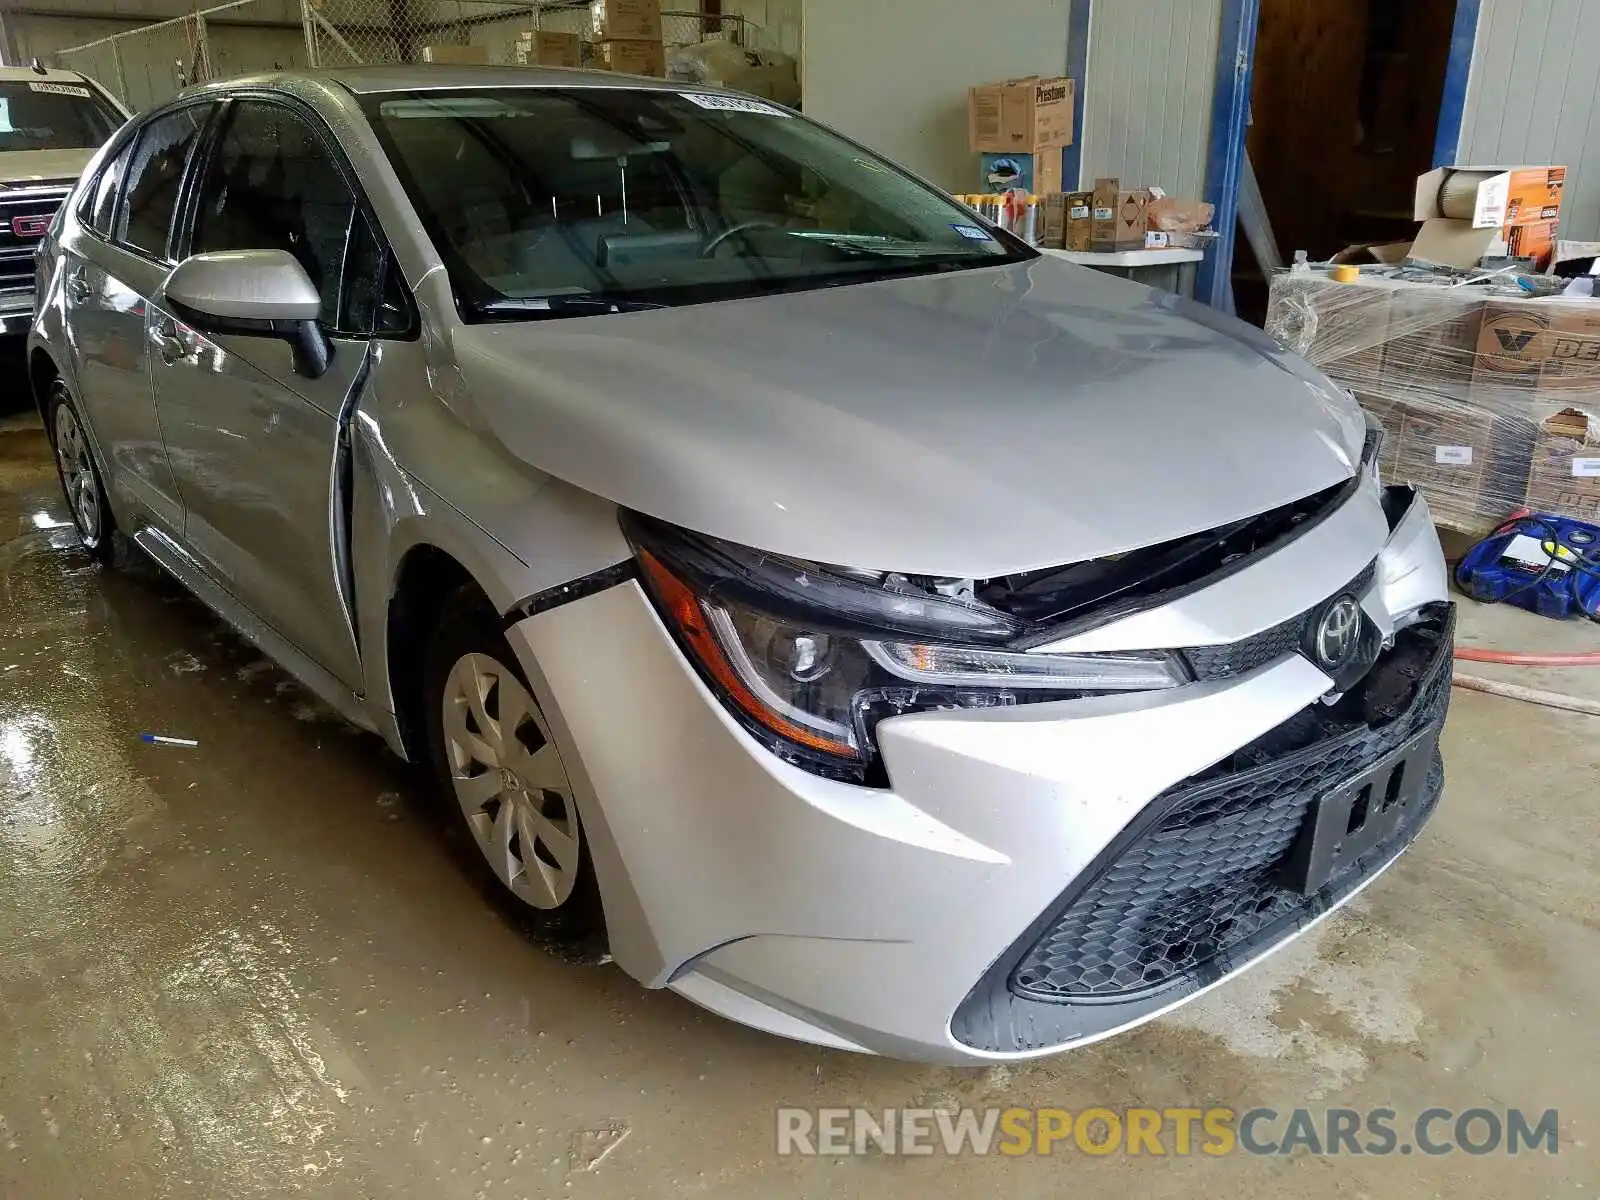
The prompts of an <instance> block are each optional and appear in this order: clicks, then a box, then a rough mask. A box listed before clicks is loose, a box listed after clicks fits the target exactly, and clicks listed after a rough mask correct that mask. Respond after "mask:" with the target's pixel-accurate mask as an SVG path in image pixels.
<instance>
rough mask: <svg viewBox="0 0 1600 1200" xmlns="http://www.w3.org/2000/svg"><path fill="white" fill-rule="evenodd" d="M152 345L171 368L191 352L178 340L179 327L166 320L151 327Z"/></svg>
mask: <svg viewBox="0 0 1600 1200" xmlns="http://www.w3.org/2000/svg"><path fill="white" fill-rule="evenodd" d="M150 344H151V345H152V346H153V347H155V351H156V354H157V355H159V356H160V358H161V361H162V362H164V363H165V364H166V365H167V366H169V367H170V366H172V365H173V364H174V363H176V362H177V361H178V360H179V359H180V358H182V357H184V355H186V354H188V352H189V351H188V348H187V347H185V346H184V344H183V342H182V341H181V340H179V338H178V327H177V326H176V325H174V324H173V323H172V322H171V321H168V320H166V319H164V318H163V319H162V320H159V321H157V322H156V323H155V324H154V325H152V326H150Z"/></svg>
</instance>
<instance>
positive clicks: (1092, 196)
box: [1089, 178, 1122, 250]
mask: <svg viewBox="0 0 1600 1200" xmlns="http://www.w3.org/2000/svg"><path fill="white" fill-rule="evenodd" d="M1121 194H1122V182H1121V181H1120V180H1117V179H1110V178H1107V179H1096V180H1095V181H1094V191H1092V192H1090V193H1089V202H1090V212H1089V249H1090V250H1110V249H1111V248H1112V247H1113V246H1115V245H1116V242H1117V201H1118V199H1119V198H1120V197H1121Z"/></svg>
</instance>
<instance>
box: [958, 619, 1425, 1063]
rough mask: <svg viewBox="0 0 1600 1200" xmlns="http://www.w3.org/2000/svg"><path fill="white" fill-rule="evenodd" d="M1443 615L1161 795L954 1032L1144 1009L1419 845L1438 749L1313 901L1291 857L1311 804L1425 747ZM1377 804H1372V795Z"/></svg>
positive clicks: (1031, 1027)
mask: <svg viewBox="0 0 1600 1200" xmlns="http://www.w3.org/2000/svg"><path fill="white" fill-rule="evenodd" d="M1453 618H1454V610H1453V609H1452V608H1451V607H1450V606H1449V605H1438V606H1436V607H1435V608H1434V609H1433V610H1431V613H1430V615H1429V616H1428V619H1426V620H1424V621H1422V622H1420V623H1419V624H1417V625H1414V626H1412V627H1410V628H1409V629H1407V630H1404V631H1403V632H1402V633H1401V634H1400V635H1399V636H1398V637H1397V639H1396V643H1395V646H1394V647H1393V648H1392V649H1391V650H1390V651H1389V652H1388V653H1386V654H1385V655H1384V656H1383V658H1382V659H1381V660H1380V662H1379V663H1378V665H1377V666H1376V667H1375V668H1374V669H1373V670H1372V672H1371V673H1370V674H1369V675H1368V677H1367V678H1366V679H1365V680H1363V681H1362V683H1361V684H1360V685H1358V686H1357V687H1356V688H1355V689H1353V690H1352V691H1351V692H1349V693H1347V694H1346V695H1345V696H1344V697H1343V698H1342V699H1341V700H1340V701H1339V702H1338V703H1337V704H1335V705H1331V706H1324V705H1313V706H1312V707H1311V708H1309V709H1306V710H1304V711H1303V712H1301V713H1299V714H1297V715H1296V716H1295V717H1294V718H1293V719H1291V720H1290V721H1288V722H1285V723H1284V724H1283V725H1282V726H1279V727H1278V728H1277V729H1274V730H1272V731H1271V732H1270V733H1268V734H1267V735H1265V736H1264V737H1262V738H1261V739H1259V740H1258V741H1257V742H1255V743H1252V744H1251V745H1249V746H1246V747H1244V748H1242V749H1241V750H1239V751H1238V752H1236V753H1235V754H1233V755H1230V756H1229V757H1228V758H1227V759H1226V760H1224V761H1223V762H1220V763H1218V764H1217V765H1216V766H1214V767H1212V768H1211V769H1210V770H1208V771H1205V772H1203V773H1201V774H1200V775H1198V776H1195V777H1193V778H1191V779H1188V780H1185V781H1184V782H1183V783H1181V784H1179V785H1177V786H1175V787H1173V788H1171V789H1169V790H1168V792H1166V793H1165V794H1164V795H1163V796H1161V797H1158V798H1157V799H1156V800H1154V801H1153V802H1152V803H1151V805H1150V806H1149V808H1148V809H1147V810H1146V811H1147V813H1148V814H1149V815H1148V816H1147V817H1146V818H1145V819H1143V820H1142V821H1141V822H1140V823H1138V824H1136V825H1135V826H1133V827H1130V828H1129V829H1128V830H1126V831H1124V833H1123V834H1122V836H1121V837H1120V838H1119V839H1118V841H1117V842H1116V843H1114V844H1113V845H1112V847H1111V848H1110V849H1108V850H1107V851H1106V853H1105V854H1103V855H1102V857H1101V863H1100V865H1099V866H1097V867H1091V868H1090V871H1089V873H1088V874H1087V883H1086V884H1079V885H1075V887H1074V890H1073V891H1072V892H1069V893H1068V895H1067V896H1064V897H1063V898H1062V902H1061V904H1062V907H1060V908H1058V909H1056V910H1055V911H1054V912H1053V913H1052V914H1049V915H1047V916H1046V917H1043V918H1041V920H1040V922H1038V923H1036V924H1035V926H1034V928H1033V929H1032V930H1031V931H1030V932H1029V933H1028V934H1027V935H1025V936H1024V937H1023V939H1021V940H1020V941H1019V942H1018V944H1017V945H1016V946H1015V947H1013V949H1012V951H1011V952H1010V953H1009V954H1007V955H1005V956H1002V958H1001V960H1000V962H998V963H996V964H995V967H994V968H992V969H991V971H990V972H989V974H988V975H987V976H986V977H985V979H984V980H983V981H981V982H980V983H979V985H978V986H977V987H976V988H974V990H973V993H972V994H971V995H970V996H969V997H968V999H967V1001H966V1002H965V1003H964V1004H963V1005H962V1007H961V1009H960V1010H959V1011H958V1012H957V1014H956V1016H955V1018H954V1019H953V1020H952V1022H951V1030H952V1032H953V1033H954V1034H955V1035H956V1036H957V1037H958V1038H960V1039H961V1040H963V1041H964V1042H966V1043H967V1044H969V1045H973V1046H977V1047H980V1048H984V1049H993V1050H1010V1049H1028V1048H1036V1047H1042V1046H1048V1045H1054V1044H1061V1043H1064V1042H1067V1041H1071V1040H1075V1039H1077V1038H1080V1037H1083V1036H1085V1035H1087V1034H1091V1033H1094V1032H1096V1031H1097V1030H1099V1029H1105V1028H1111V1027H1114V1026H1116V1025H1119V1024H1122V1023H1125V1022H1126V1021H1127V1020H1130V1019H1134V1018H1135V1017H1137V1016H1138V1015H1140V1014H1141V1013H1143V1012H1148V1011H1154V1010H1157V1009H1159V1008H1160V1007H1162V1006H1164V1005H1165V1004H1168V1003H1170V1002H1171V1001H1172V1000H1173V999H1175V998H1176V997H1177V996H1179V995H1181V994H1183V993H1184V992H1186V991H1192V990H1193V989H1194V988H1196V987H1199V986H1201V985H1203V984H1204V983H1206V982H1209V981H1210V980H1212V979H1216V978H1219V977H1220V976H1221V975H1223V974H1226V973H1227V972H1228V971H1229V970H1232V969H1233V968H1234V967H1236V966H1238V965H1241V964H1242V963H1243V962H1244V961H1247V960H1248V959H1249V958H1250V957H1253V956H1254V954H1256V953H1259V951H1260V950H1262V949H1265V948H1266V947H1267V946H1269V945H1271V944H1272V943H1273V942H1275V941H1278V940H1281V939H1282V938H1283V937H1285V936H1287V935H1288V934H1289V933H1291V932H1292V931H1293V930H1294V929H1295V928H1297V927H1298V926H1300V925H1301V924H1303V923H1304V922H1305V921H1307V920H1309V919H1311V918H1312V917H1314V916H1316V915H1317V914H1318V913H1320V912H1322V911H1324V910H1326V909H1327V908H1328V907H1329V906H1331V905H1332V904H1335V903H1337V902H1338V901H1339V900H1340V899H1342V898H1343V897H1344V896H1346V895H1348V894H1349V893H1350V891H1351V890H1353V889H1354V888H1355V887H1356V886H1357V885H1358V884H1359V883H1360V882H1361V881H1362V880H1363V879H1365V878H1367V877H1368V876H1370V875H1371V873H1372V872H1373V871H1375V870H1376V869H1377V868H1378V867H1379V866H1381V865H1382V864H1383V863H1385V862H1387V861H1388V860H1389V859H1390V858H1392V857H1393V856H1394V855H1395V854H1396V853H1398V852H1399V851H1400V850H1401V849H1402V848H1403V847H1404V846H1405V845H1406V844H1407V843H1409V842H1410V841H1411V840H1412V839H1413V838H1414V837H1415V836H1416V834H1417V832H1418V830H1419V829H1420V828H1421V826H1422V824H1423V823H1424V822H1425V821H1426V820H1427V818H1428V816H1429V815H1430V814H1431V812H1432V810H1433V807H1434V806H1435V804H1436V802H1437V799H1438V796H1439V794H1440V792H1441V790H1442V786H1443V779H1444V772H1443V764H1442V761H1441V759H1440V757H1439V755H1438V752H1437V750H1436V749H1433V750H1431V751H1428V752H1427V755H1426V758H1421V757H1419V758H1418V761H1417V763H1416V766H1417V769H1418V770H1419V771H1425V773H1426V774H1425V779H1424V782H1423V784H1422V786H1421V787H1420V789H1419V790H1418V791H1417V793H1416V795H1415V799H1414V800H1413V801H1412V802H1411V803H1410V804H1409V805H1407V806H1405V807H1404V808H1400V807H1397V808H1396V809H1395V810H1394V811H1395V813H1396V814H1399V815H1400V823H1399V824H1398V825H1397V826H1396V827H1395V828H1394V830H1393V832H1392V834H1389V835H1387V840H1386V841H1384V842H1383V843H1381V844H1379V845H1376V846H1373V847H1372V848H1371V849H1370V850H1368V851H1366V852H1365V853H1363V854H1361V856H1360V857H1358V858H1356V859H1355V860H1354V861H1351V862H1343V863H1341V864H1340V869H1339V870H1338V871H1337V872H1336V873H1335V874H1333V875H1332V876H1331V877H1330V878H1328V879H1327V880H1326V882H1325V883H1324V884H1322V885H1320V886H1317V887H1316V889H1315V890H1314V891H1312V893H1311V894H1310V895H1306V894H1303V892H1302V891H1299V890H1296V889H1295V887H1294V886H1293V885H1292V881H1291V874H1292V863H1293V861H1294V860H1295V858H1296V855H1295V853H1294V851H1295V850H1296V848H1297V846H1299V845H1301V844H1302V843H1300V842H1299V841H1298V840H1297V839H1300V838H1302V837H1303V836H1304V831H1305V829H1306V828H1307V818H1308V814H1310V813H1312V811H1313V809H1314V807H1315V806H1316V804H1317V803H1318V801H1319V798H1320V797H1322V796H1325V795H1327V794H1329V793H1332V792H1334V791H1336V790H1337V789H1339V788H1340V786H1341V785H1342V784H1344V783H1346V782H1347V781H1348V780H1350V779H1351V778H1352V777H1354V776H1357V775H1359V774H1360V773H1361V772H1362V771H1363V770H1365V769H1367V768H1371V767H1373V766H1375V765H1377V764H1380V763H1382V762H1384V761H1385V760H1386V759H1388V758H1390V757H1392V756H1395V755H1397V754H1398V755H1405V754H1410V753H1413V752H1412V751H1411V750H1410V749H1408V748H1409V747H1411V746H1413V745H1415V744H1416V743H1417V741H1418V739H1421V740H1422V742H1423V744H1424V747H1425V748H1426V746H1427V745H1429V744H1431V741H1432V738H1433V737H1434V736H1436V734H1437V731H1438V729H1439V728H1440V727H1441V726H1442V724H1443V722H1444V718H1445V713H1446V710H1447V707H1448V705H1449V700H1450V681H1451V670H1450V666H1451V650H1452V642H1453V626H1454V619H1453ZM1378 802H1379V803H1381V797H1380V798H1379V801H1378Z"/></svg>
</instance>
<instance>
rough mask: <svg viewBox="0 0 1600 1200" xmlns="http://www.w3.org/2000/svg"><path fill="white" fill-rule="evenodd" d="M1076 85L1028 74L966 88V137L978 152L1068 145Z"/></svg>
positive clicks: (1015, 151) (1014, 151)
mask: <svg viewBox="0 0 1600 1200" xmlns="http://www.w3.org/2000/svg"><path fill="white" fill-rule="evenodd" d="M1076 98H1077V88H1076V85H1075V84H1074V83H1073V81H1072V80H1070V79H1067V78H1065V77H1060V76H1058V77H1053V78H1049V79H1044V78H1041V77H1039V76H1037V75H1030V76H1028V77H1026V78H1023V79H1008V80H1006V81H1005V82H1004V83H986V84H983V85H981V86H979V87H975V88H969V89H968V90H967V141H968V144H969V145H970V146H971V148H972V150H973V151H974V152H975V153H978V154H1033V153H1037V152H1038V151H1040V150H1044V149H1048V148H1049V147H1052V146H1054V147H1061V146H1070V145H1072V114H1073V105H1074V104H1075V103H1076Z"/></svg>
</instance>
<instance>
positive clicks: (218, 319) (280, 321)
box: [162, 250, 333, 379]
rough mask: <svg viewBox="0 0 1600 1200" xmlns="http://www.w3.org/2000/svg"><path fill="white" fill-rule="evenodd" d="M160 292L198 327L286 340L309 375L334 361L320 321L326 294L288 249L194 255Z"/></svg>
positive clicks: (298, 367)
mask: <svg viewBox="0 0 1600 1200" xmlns="http://www.w3.org/2000/svg"><path fill="white" fill-rule="evenodd" d="M162 293H163V295H164V297H165V302H166V305H167V307H168V308H170V309H171V310H172V312H173V315H175V316H177V317H179V318H181V319H182V320H183V321H184V322H185V323H186V324H189V325H192V326H193V327H194V328H196V329H199V330H203V331H206V332H210V333H232V334H240V335H243V336H246V337H271V338H280V339H282V340H283V341H286V342H288V343H289V344H290V346H292V347H293V349H294V365H295V370H296V371H298V372H299V373H300V374H302V375H305V376H307V377H308V378H311V379H317V378H320V377H321V376H322V375H323V374H324V373H326V371H327V370H328V364H329V363H331V362H332V361H333V344H332V343H331V342H329V341H328V335H327V334H326V333H325V332H323V329H322V326H321V325H320V324H318V322H317V314H318V313H319V312H321V310H322V297H321V295H320V294H319V293H318V292H317V287H316V285H315V284H314V283H312V282H311V277H310V276H308V275H307V274H306V271H305V268H304V267H302V266H301V265H300V263H299V261H298V260H297V259H296V258H295V257H294V255H292V254H290V253H289V252H288V251H286V250H217V251H212V252H210V253H207V254H193V255H190V256H189V257H188V258H186V259H184V260H183V261H182V262H181V263H179V264H178V265H177V266H175V267H173V268H172V271H171V273H170V274H168V276H167V280H166V283H165V284H164V285H163V286H162Z"/></svg>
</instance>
